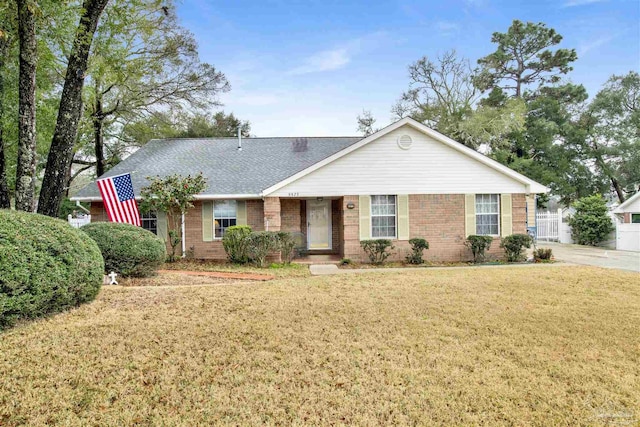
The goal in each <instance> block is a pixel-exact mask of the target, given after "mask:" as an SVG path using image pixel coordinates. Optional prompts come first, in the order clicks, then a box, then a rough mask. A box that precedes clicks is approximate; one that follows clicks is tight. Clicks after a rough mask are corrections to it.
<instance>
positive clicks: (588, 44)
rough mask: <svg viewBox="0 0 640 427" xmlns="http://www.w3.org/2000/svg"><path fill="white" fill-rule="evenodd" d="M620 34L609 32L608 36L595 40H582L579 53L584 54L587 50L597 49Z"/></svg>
mask: <svg viewBox="0 0 640 427" xmlns="http://www.w3.org/2000/svg"><path fill="white" fill-rule="evenodd" d="M617 36H618V34H609V35H606V36H602V37H599V38H597V39H594V40H590V41H585V42H582V43H580V44H579V45H578V55H584V54H586V53H587V52H589V51H591V50H593V49H597V48H599V47H600V46H603V45H605V44H607V43H609V42H610V41H611V40H613V39H614V38H616V37H617Z"/></svg>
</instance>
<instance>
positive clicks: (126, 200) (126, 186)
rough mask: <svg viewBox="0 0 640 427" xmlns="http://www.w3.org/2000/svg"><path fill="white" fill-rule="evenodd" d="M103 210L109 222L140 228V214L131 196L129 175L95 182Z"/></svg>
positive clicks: (131, 187) (132, 195)
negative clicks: (102, 203)
mask: <svg viewBox="0 0 640 427" xmlns="http://www.w3.org/2000/svg"><path fill="white" fill-rule="evenodd" d="M96 184H97V185H98V189H99V190H100V195H101V196H102V201H103V202H104V208H105V210H106V211H107V215H108V216H109V221H111V222H124V223H127V224H133V225H137V226H138V227H139V226H140V213H139V212H138V204H137V203H136V199H135V196H134V194H133V185H132V184H131V174H128V173H126V174H123V175H118V176H112V177H109V178H103V179H99V180H97V181H96Z"/></svg>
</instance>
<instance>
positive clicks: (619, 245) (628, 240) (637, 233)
mask: <svg viewBox="0 0 640 427" xmlns="http://www.w3.org/2000/svg"><path fill="white" fill-rule="evenodd" d="M616 249H618V250H619V251H634V252H640V224H616Z"/></svg>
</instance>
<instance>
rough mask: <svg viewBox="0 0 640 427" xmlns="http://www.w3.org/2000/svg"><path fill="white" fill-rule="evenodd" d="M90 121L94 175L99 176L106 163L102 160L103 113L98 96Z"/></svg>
mask: <svg viewBox="0 0 640 427" xmlns="http://www.w3.org/2000/svg"><path fill="white" fill-rule="evenodd" d="M92 121H93V137H94V146H95V152H96V176H97V177H101V176H102V175H104V170H105V166H106V165H105V162H104V137H103V133H102V127H103V124H104V115H103V111H102V101H101V100H100V98H98V97H97V98H96V104H95V105H94V112H93V117H92Z"/></svg>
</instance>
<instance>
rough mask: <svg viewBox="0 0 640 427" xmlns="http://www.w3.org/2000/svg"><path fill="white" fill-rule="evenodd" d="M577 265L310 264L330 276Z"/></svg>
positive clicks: (317, 272) (316, 272)
mask: <svg viewBox="0 0 640 427" xmlns="http://www.w3.org/2000/svg"><path fill="white" fill-rule="evenodd" d="M569 266H575V264H570V263H566V262H559V263H552V264H542V263H540V264H500V265H468V266H467V265H465V266H459V267H389V268H385V267H380V268H338V266H337V265H331V264H313V265H310V266H309V271H311V275H312V276H329V275H333V274H359V273H407V272H412V271H434V270H462V269H469V268H483V269H484V268H540V267H569Z"/></svg>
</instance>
